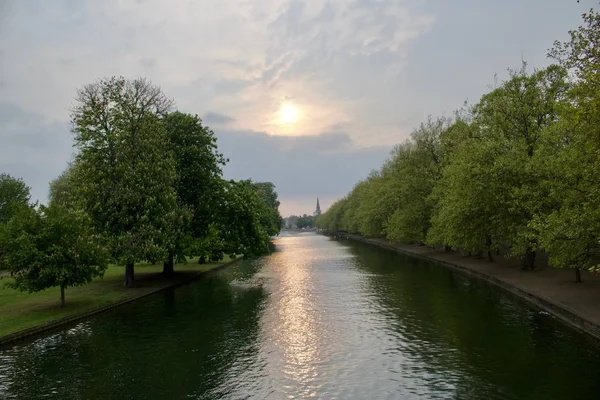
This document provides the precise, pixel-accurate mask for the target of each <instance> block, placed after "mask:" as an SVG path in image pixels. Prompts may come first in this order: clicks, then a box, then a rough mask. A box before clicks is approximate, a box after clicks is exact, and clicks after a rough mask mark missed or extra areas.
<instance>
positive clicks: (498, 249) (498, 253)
mask: <svg viewBox="0 0 600 400" xmlns="http://www.w3.org/2000/svg"><path fill="white" fill-rule="evenodd" d="M496 255H497V256H499V255H500V247H498V248H497V249H496Z"/></svg>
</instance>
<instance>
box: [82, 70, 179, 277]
mask: <svg viewBox="0 0 600 400" xmlns="http://www.w3.org/2000/svg"><path fill="white" fill-rule="evenodd" d="M171 104H172V102H171V101H170V100H169V99H167V98H166V97H165V96H164V94H162V92H161V91H160V89H159V88H158V87H155V86H153V85H151V84H150V83H149V82H147V81H145V80H143V79H136V80H133V81H131V80H126V79H124V78H110V79H107V80H100V81H99V82H97V83H95V84H91V85H87V86H85V87H84V88H83V89H82V90H80V91H79V93H78V97H77V105H76V107H75V109H74V111H73V113H72V121H73V126H74V128H73V133H74V135H75V145H76V146H77V148H78V150H79V153H78V154H77V157H76V165H77V167H76V168H75V171H74V174H73V179H72V184H73V187H74V188H73V189H74V192H75V193H76V198H77V200H76V202H77V205H78V206H79V207H80V208H82V209H83V210H84V211H85V212H87V213H88V214H89V216H90V217H91V219H92V221H93V224H94V226H95V227H96V228H97V229H98V230H99V231H100V232H101V233H102V234H104V235H106V237H107V238H109V244H110V249H111V253H112V256H113V258H114V259H115V260H116V261H117V262H118V263H119V264H133V263H135V262H136V261H140V260H160V259H165V258H166V249H167V248H170V247H172V246H173V245H172V241H173V235H172V231H173V226H174V225H175V224H177V223H180V221H181V219H182V212H181V209H180V208H178V207H177V194H176V191H175V188H174V186H175V181H176V169H175V160H174V157H173V153H172V151H169V150H170V149H169V137H168V134H167V130H166V128H165V124H164V122H163V116H164V114H165V113H166V111H168V109H169V108H170V107H171ZM128 279H130V281H128V282H126V284H127V285H131V284H132V279H133V277H132V276H130V277H128Z"/></svg>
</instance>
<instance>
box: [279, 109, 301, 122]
mask: <svg viewBox="0 0 600 400" xmlns="http://www.w3.org/2000/svg"><path fill="white" fill-rule="evenodd" d="M297 119H298V109H297V108H296V107H295V106H293V105H292V104H284V105H283V106H281V108H280V109H279V121H280V122H281V123H282V124H290V123H292V122H296V120H297Z"/></svg>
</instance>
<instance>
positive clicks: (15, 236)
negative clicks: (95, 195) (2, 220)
mask: <svg viewBox="0 0 600 400" xmlns="http://www.w3.org/2000/svg"><path fill="white" fill-rule="evenodd" d="M0 241H1V242H2V245H3V247H4V249H5V254H4V259H5V262H6V265H8V266H9V270H10V272H11V276H12V277H13V278H14V281H13V282H12V283H11V287H13V288H15V289H18V290H21V291H27V292H38V291H41V290H44V289H47V288H50V287H55V286H60V287H61V291H63V297H62V300H63V304H64V289H65V288H67V287H71V286H79V285H83V284H85V283H88V282H90V281H91V280H92V278H94V277H96V276H101V275H102V274H103V272H104V270H105V269H106V267H107V265H108V254H107V252H106V250H105V248H104V240H103V239H102V238H101V236H100V235H97V234H95V233H94V232H93V230H92V228H91V223H90V221H89V219H88V218H87V216H86V215H85V214H83V213H82V212H78V211H71V210H68V209H67V208H65V207H63V206H61V205H51V206H50V207H45V206H40V207H39V209H35V208H34V207H32V206H21V207H19V208H18V210H17V211H16V213H15V216H14V217H13V218H12V219H11V220H10V221H9V222H8V224H7V225H6V227H5V229H3V231H2V234H1V236H0Z"/></svg>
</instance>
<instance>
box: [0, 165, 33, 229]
mask: <svg viewBox="0 0 600 400" xmlns="http://www.w3.org/2000/svg"><path fill="white" fill-rule="evenodd" d="M29 191H30V188H29V187H28V186H27V185H25V182H23V179H21V178H13V177H12V176H10V175H9V174H5V173H2V174H0V223H7V222H8V221H9V220H10V219H11V217H12V216H13V214H14V213H15V209H16V208H18V207H19V206H21V205H25V204H27V203H29V198H30V194H29Z"/></svg>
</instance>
